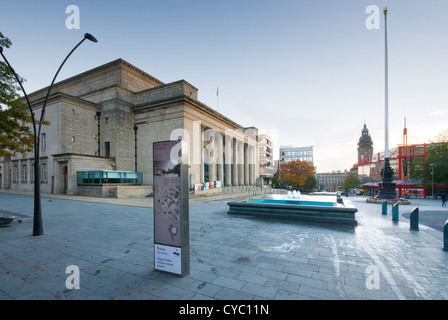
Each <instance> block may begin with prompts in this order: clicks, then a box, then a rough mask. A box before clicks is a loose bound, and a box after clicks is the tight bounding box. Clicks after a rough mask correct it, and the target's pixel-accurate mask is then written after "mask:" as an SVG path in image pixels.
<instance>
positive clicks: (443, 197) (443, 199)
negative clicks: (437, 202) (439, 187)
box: [442, 193, 446, 207]
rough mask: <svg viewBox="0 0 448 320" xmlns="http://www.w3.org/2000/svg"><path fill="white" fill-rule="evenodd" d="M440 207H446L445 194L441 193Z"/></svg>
mask: <svg viewBox="0 0 448 320" xmlns="http://www.w3.org/2000/svg"><path fill="white" fill-rule="evenodd" d="M442 207H446V194H445V193H442Z"/></svg>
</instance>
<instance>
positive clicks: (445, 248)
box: [443, 220, 448, 251]
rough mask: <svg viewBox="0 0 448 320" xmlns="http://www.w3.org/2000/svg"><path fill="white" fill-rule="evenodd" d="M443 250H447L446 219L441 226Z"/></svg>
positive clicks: (447, 231)
mask: <svg viewBox="0 0 448 320" xmlns="http://www.w3.org/2000/svg"><path fill="white" fill-rule="evenodd" d="M443 250H445V251H448V220H446V222H445V225H444V226H443Z"/></svg>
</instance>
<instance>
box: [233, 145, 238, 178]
mask: <svg viewBox="0 0 448 320" xmlns="http://www.w3.org/2000/svg"><path fill="white" fill-rule="evenodd" d="M232 147H233V154H232V169H233V182H232V184H233V185H234V186H238V157H239V155H238V152H239V151H238V141H237V140H236V139H232Z"/></svg>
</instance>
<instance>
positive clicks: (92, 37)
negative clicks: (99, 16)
mask: <svg viewBox="0 0 448 320" xmlns="http://www.w3.org/2000/svg"><path fill="white" fill-rule="evenodd" d="M84 38H85V39H87V40H90V41H92V42H98V40H96V38H95V37H94V36H92V35H91V34H90V33H85V34H84Z"/></svg>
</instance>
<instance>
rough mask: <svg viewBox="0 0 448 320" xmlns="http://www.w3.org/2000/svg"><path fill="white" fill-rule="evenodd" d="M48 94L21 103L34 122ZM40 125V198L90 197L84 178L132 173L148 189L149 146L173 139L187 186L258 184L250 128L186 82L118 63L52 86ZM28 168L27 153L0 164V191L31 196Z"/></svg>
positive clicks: (254, 131) (37, 94) (254, 139)
mask: <svg viewBox="0 0 448 320" xmlns="http://www.w3.org/2000/svg"><path fill="white" fill-rule="evenodd" d="M47 89H48V88H43V89H41V90H39V91H36V92H34V93H32V94H29V95H28V96H29V98H30V101H31V104H32V107H33V109H34V112H35V114H36V115H37V118H39V117H40V112H41V110H42V105H43V100H44V98H45V94H46V92H47ZM45 119H46V120H48V121H49V122H50V124H49V125H48V126H43V127H42V135H41V150H40V162H41V168H40V170H41V181H40V182H39V183H41V186H42V189H41V190H42V191H43V192H47V193H66V194H92V193H93V194H92V195H97V194H94V193H95V192H94V191H93V189H94V187H93V186H82V184H81V183H80V181H79V177H78V174H79V172H81V171H83V170H84V171H85V170H91V171H94V170H98V171H120V172H135V171H138V172H141V173H142V174H141V185H143V186H151V185H152V182H153V181H152V180H153V161H152V160H153V157H152V152H153V151H152V147H153V143H154V142H158V141H166V140H178V139H179V138H180V137H181V138H182V139H183V140H185V141H187V142H189V149H190V150H189V151H190V157H189V161H190V163H189V184H190V186H193V185H195V184H198V183H204V182H209V181H221V183H222V185H225V186H232V185H233V186H238V185H252V184H255V182H256V179H257V178H258V176H259V165H258V147H257V140H258V131H257V128H255V127H251V128H245V127H242V126H241V125H239V124H238V123H236V122H235V121H233V120H231V119H229V118H227V117H226V116H224V115H222V114H221V113H219V112H217V111H216V110H214V109H212V108H210V107H208V106H207V105H205V104H203V103H201V102H200V101H199V100H198V89H197V88H195V87H194V86H193V85H191V84H190V83H188V82H187V81H185V80H179V81H175V82H171V83H163V82H161V81H160V80H158V79H156V78H154V77H152V76H151V75H149V74H147V73H146V72H144V71H142V70H140V69H138V68H136V67H135V66H133V65H131V64H130V63H128V62H126V61H124V60H122V59H118V60H115V61H112V62H110V63H107V64H105V65H102V66H100V67H97V68H94V69H92V70H90V71H87V72H84V73H81V74H79V75H77V76H74V77H71V78H69V79H66V80H63V81H60V82H58V83H56V84H55V85H54V86H53V89H52V92H51V95H50V97H49V101H48V103H47V107H46V110H45ZM33 163H34V153H29V154H27V155H25V156H22V155H17V156H15V157H11V158H0V178H1V182H0V187H1V188H6V189H14V190H29V191H31V190H33V184H34V183H35V181H34V179H33V177H34V172H33ZM97 189H98V188H97ZM97 189H96V190H97ZM102 192H103V193H104V192H106V193H107V190H106V191H104V188H103V190H102ZM103 195H104V194H103Z"/></svg>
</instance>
